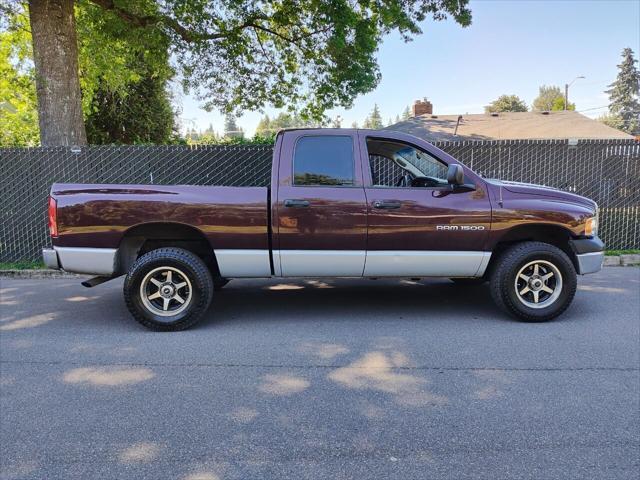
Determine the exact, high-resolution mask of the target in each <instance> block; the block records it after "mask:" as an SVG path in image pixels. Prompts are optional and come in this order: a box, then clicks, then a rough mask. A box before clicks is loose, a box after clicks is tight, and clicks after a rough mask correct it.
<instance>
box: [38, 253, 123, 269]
mask: <svg viewBox="0 0 640 480" xmlns="http://www.w3.org/2000/svg"><path fill="white" fill-rule="evenodd" d="M53 248H54V250H55V253H56V254H57V258H58V261H59V265H60V268H62V269H63V270H65V271H67V272H73V273H87V274H90V275H113V274H114V272H115V270H116V258H117V253H118V250H117V249H115V248H80V247H53ZM45 262H46V259H45Z"/></svg>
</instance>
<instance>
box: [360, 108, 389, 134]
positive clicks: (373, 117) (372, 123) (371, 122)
mask: <svg viewBox="0 0 640 480" xmlns="http://www.w3.org/2000/svg"><path fill="white" fill-rule="evenodd" d="M383 126H384V125H383V124H382V115H380V109H379V108H378V104H377V103H375V104H374V105H373V110H371V113H370V114H369V116H368V117H367V118H366V119H365V120H364V124H363V127H364V128H372V129H374V130H375V129H379V128H382V127H383Z"/></svg>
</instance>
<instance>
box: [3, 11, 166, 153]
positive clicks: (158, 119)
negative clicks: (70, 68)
mask: <svg viewBox="0 0 640 480" xmlns="http://www.w3.org/2000/svg"><path fill="white" fill-rule="evenodd" d="M137 1H138V3H139V4H140V5H141V4H143V3H146V4H149V5H152V6H154V5H155V2H154V1H152V0H137ZM2 2H3V0H0V5H1V4H2ZM156 10H157V8H156ZM10 13H11V15H10V17H9V18H10V19H11V21H10V22H6V23H5V24H4V25H1V26H0V28H2V30H3V31H2V32H0V39H2V40H0V42H1V44H2V45H3V46H2V47H0V65H2V67H0V68H2V69H3V70H2V75H1V78H0V98H4V97H12V100H11V101H10V102H9V103H10V104H12V105H14V104H16V105H17V97H18V96H19V97H20V98H22V99H30V100H29V101H25V102H23V103H21V104H20V105H21V107H20V108H19V109H18V110H19V112H20V113H17V114H16V113H11V112H9V115H10V116H8V117H7V116H5V115H2V119H0V126H2V127H3V128H1V132H0V135H2V140H0V142H2V144H3V145H6V144H15V145H23V146H24V145H33V144H37V143H38V140H37V137H38V124H37V123H38V122H37V103H36V98H35V85H34V84H35V72H34V70H33V61H32V59H33V54H32V51H31V34H30V31H29V30H30V25H29V20H28V18H27V16H26V15H25V12H24V11H23V9H22V8H20V6H19V5H18V6H16V8H15V9H14V10H13V11H11V12H10ZM75 14H76V20H77V21H76V25H77V36H78V51H79V55H78V63H79V65H78V74H79V80H80V86H81V90H82V110H83V115H84V120H85V125H86V130H87V135H88V138H89V143H96V144H101V143H159V144H162V143H173V142H175V141H176V140H177V136H176V135H177V134H176V128H177V125H176V112H175V111H174V107H173V106H172V102H171V93H170V90H169V86H170V80H171V78H172V77H173V76H174V73H175V72H174V71H173V69H172V68H171V66H170V65H169V53H168V50H169V43H168V39H167V38H166V36H164V35H163V34H162V33H161V32H159V31H157V30H154V29H132V28H131V26H130V25H129V24H128V23H127V22H125V21H124V20H122V19H121V18H119V17H118V16H116V15H114V14H105V12H104V11H103V10H102V9H101V8H99V7H97V6H95V5H93V4H90V3H86V2H81V3H79V4H77V5H76V8H75ZM5 46H6V48H5ZM5 68H6V70H5ZM10 70H11V72H12V73H10ZM18 77H20V80H18ZM5 80H6V82H5ZM0 103H2V100H0ZM11 115H13V117H12V116H11ZM12 118H13V119H15V118H21V119H22V121H21V122H19V123H16V122H15V121H14V120H12ZM9 120H11V121H12V124H13V126H14V127H12V128H10V127H9V126H7V125H5V124H4V123H5V122H7V123H8V122H9ZM11 132H18V133H11ZM9 135H11V136H12V137H13V138H14V140H13V141H12V142H10V141H9V140H8V139H7V137H8V136H9Z"/></svg>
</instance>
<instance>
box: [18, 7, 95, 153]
mask: <svg viewBox="0 0 640 480" xmlns="http://www.w3.org/2000/svg"><path fill="white" fill-rule="evenodd" d="M73 4H74V1H73V0H29V18H30V21H31V37H32V39H33V59H34V63H35V67H36V92H37V96H38V122H39V124H40V143H41V144H42V145H43V146H45V145H86V144H87V135H86V133H85V129H84V120H83V118H82V102H81V93H80V80H79V78H78V42H77V38H76V21H75V16H74V13H73Z"/></svg>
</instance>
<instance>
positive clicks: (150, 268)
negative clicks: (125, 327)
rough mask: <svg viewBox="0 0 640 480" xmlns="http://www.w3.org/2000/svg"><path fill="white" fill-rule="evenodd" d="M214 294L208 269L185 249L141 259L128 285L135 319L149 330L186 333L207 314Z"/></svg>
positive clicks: (161, 251) (164, 250)
mask: <svg viewBox="0 0 640 480" xmlns="http://www.w3.org/2000/svg"><path fill="white" fill-rule="evenodd" d="M212 294H213V282H212V280H211V274H210V273H209V269H208V268H207V265H206V264H205V263H204V262H203V261H202V259H200V258H199V257H198V256H197V255H195V254H193V253H192V252H190V251H188V250H184V249H182V248H159V249H157V250H152V251H151V252H149V253H146V254H145V255H143V256H141V257H140V258H139V259H138V260H137V261H136V262H135V264H134V265H133V267H132V268H131V270H130V271H129V273H128V274H127V278H126V280H125V282H124V298H125V301H126V304H127V308H128V309H129V311H130V312H131V314H132V315H133V317H134V318H135V319H136V320H137V321H138V322H140V323H141V324H142V325H144V326H145V327H147V328H150V329H152V330H160V331H176V330H184V329H185V328H189V327H190V326H192V325H194V324H195V323H196V322H197V321H198V320H200V319H201V318H202V316H203V315H204V313H205V312H206V310H207V308H208V307H209V304H210V303H211V298H212Z"/></svg>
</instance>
